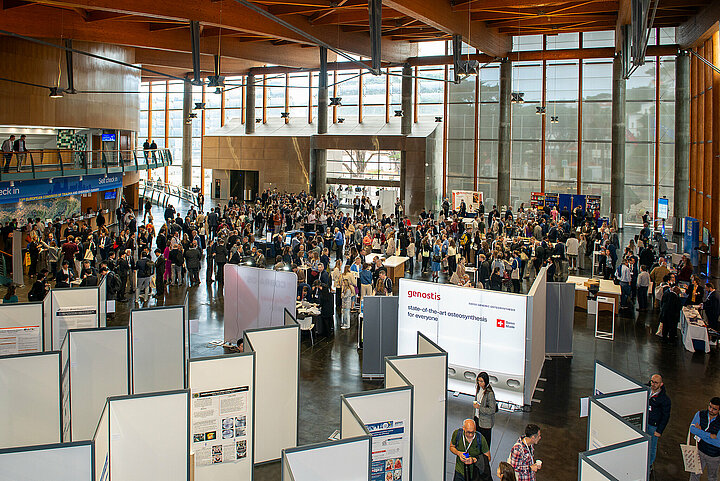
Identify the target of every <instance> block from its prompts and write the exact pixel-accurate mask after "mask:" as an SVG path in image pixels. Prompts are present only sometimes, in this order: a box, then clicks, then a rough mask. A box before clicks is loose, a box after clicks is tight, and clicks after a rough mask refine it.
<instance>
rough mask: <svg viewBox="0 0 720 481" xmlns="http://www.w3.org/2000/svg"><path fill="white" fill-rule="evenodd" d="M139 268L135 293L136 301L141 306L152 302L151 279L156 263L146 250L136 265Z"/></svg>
mask: <svg viewBox="0 0 720 481" xmlns="http://www.w3.org/2000/svg"><path fill="white" fill-rule="evenodd" d="M135 265H136V266H137V289H136V293H135V301H136V302H137V303H138V304H140V299H141V298H142V302H145V301H147V300H150V294H151V290H150V279H151V278H152V276H153V274H154V273H155V262H153V261H152V259H150V253H149V252H148V251H147V249H144V250H143V252H142V254H140V259H139V260H138V261H137V263H136V264H135Z"/></svg>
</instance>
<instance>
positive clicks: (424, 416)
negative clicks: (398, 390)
mask: <svg viewBox="0 0 720 481" xmlns="http://www.w3.org/2000/svg"><path fill="white" fill-rule="evenodd" d="M385 364H386V366H385V373H386V378H385V387H388V388H389V387H395V386H400V385H402V383H403V380H407V381H409V382H410V383H411V385H412V386H413V389H414V396H413V419H416V420H422V421H420V422H415V423H414V424H413V457H412V462H413V465H412V466H413V479H414V480H415V481H435V480H438V479H443V477H444V474H445V460H446V459H445V458H446V454H445V451H446V449H447V443H446V439H445V437H446V435H447V431H446V428H447V397H446V396H447V354H426V355H418V356H407V357H392V358H390V357H387V358H385ZM395 372H397V373H398V374H401V375H402V379H401V378H400V376H398V378H397V379H396V381H389V379H390V378H391V376H392V375H393V373H395Z"/></svg>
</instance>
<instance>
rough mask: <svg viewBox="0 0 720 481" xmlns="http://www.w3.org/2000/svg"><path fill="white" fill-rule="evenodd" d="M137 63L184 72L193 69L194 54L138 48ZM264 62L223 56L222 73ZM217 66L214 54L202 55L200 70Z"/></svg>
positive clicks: (237, 72)
mask: <svg viewBox="0 0 720 481" xmlns="http://www.w3.org/2000/svg"><path fill="white" fill-rule="evenodd" d="M135 63H139V64H141V65H143V66H148V67H151V68H153V67H166V68H177V69H182V70H183V71H184V72H190V71H192V68H193V64H192V56H191V54H189V53H182V52H165V51H162V50H154V49H151V48H136V49H135ZM261 65H262V64H261V63H259V62H253V61H250V60H241V59H235V58H228V57H223V59H222V61H221V62H220V67H221V71H220V75H225V76H227V75H238V74H245V73H247V70H248V69H250V68H253V67H260V66H261ZM214 68H215V64H214V58H213V56H212V55H200V70H201V71H202V72H213V70H214Z"/></svg>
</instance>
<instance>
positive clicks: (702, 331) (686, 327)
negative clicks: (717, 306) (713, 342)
mask: <svg viewBox="0 0 720 481" xmlns="http://www.w3.org/2000/svg"><path fill="white" fill-rule="evenodd" d="M680 332H681V333H682V341H683V346H685V349H687V350H688V351H690V352H698V351H700V352H703V351H704V352H710V338H709V337H708V332H707V327H705V321H704V319H703V316H702V315H701V314H700V312H699V311H698V310H697V309H696V308H695V307H683V308H682V311H680ZM696 347H697V348H696Z"/></svg>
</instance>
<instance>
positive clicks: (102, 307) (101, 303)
mask: <svg viewBox="0 0 720 481" xmlns="http://www.w3.org/2000/svg"><path fill="white" fill-rule="evenodd" d="M97 287H98V322H99V325H100V327H105V326H107V277H103V280H101V281H100V282H99V283H98V286H97Z"/></svg>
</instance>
